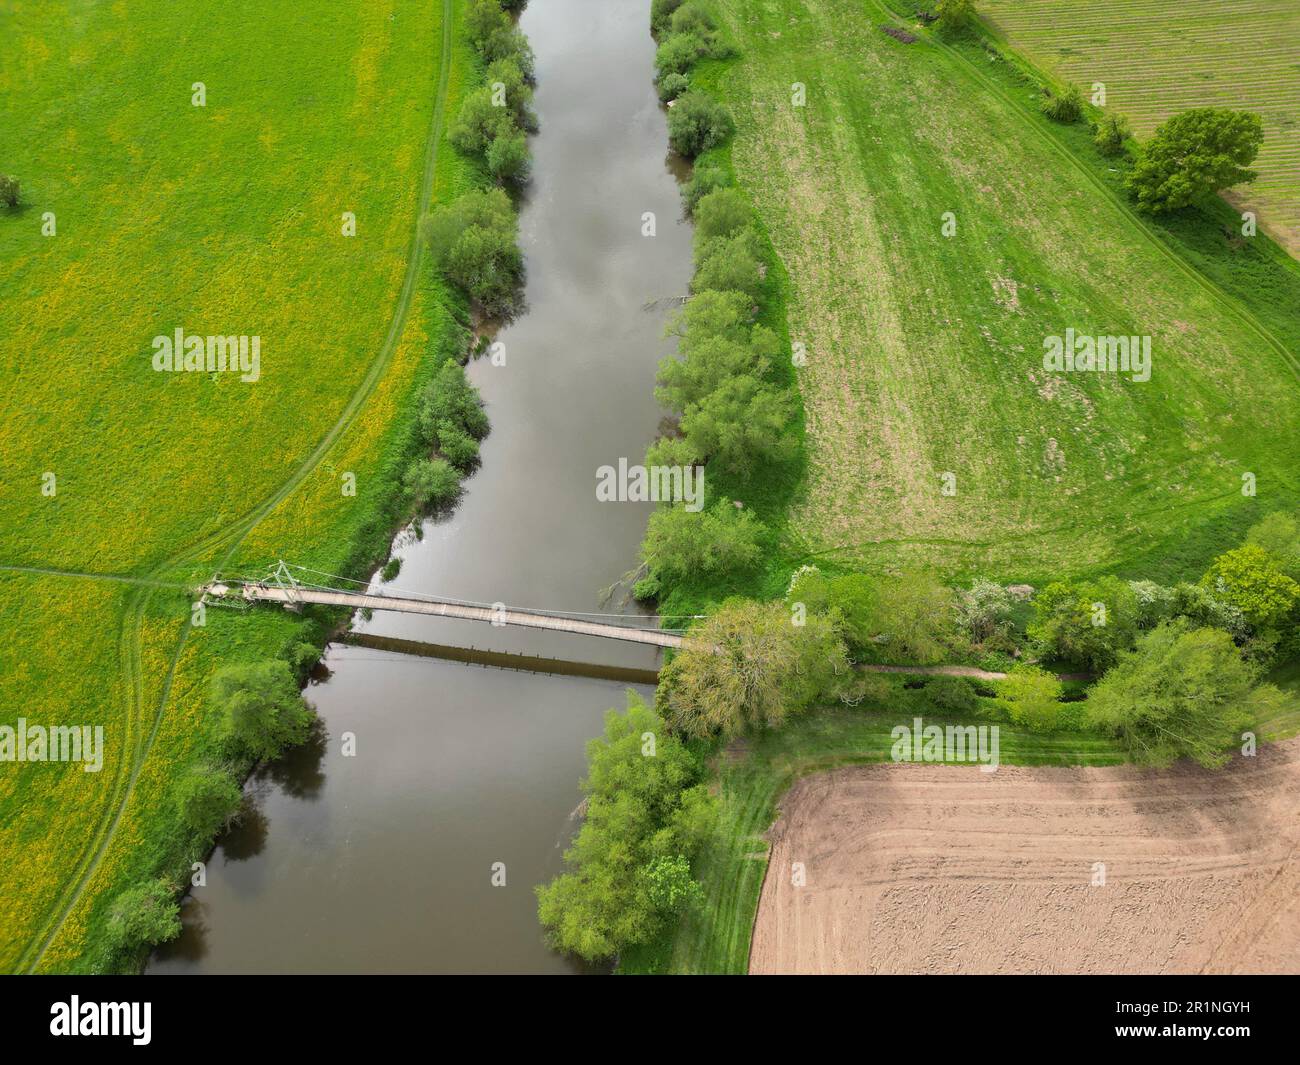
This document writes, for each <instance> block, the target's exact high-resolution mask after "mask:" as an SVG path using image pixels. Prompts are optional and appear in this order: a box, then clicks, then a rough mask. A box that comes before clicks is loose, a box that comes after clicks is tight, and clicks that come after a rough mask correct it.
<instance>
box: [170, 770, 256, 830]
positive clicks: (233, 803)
mask: <svg viewBox="0 0 1300 1065" xmlns="http://www.w3.org/2000/svg"><path fill="white" fill-rule="evenodd" d="M178 793H179V802H180V811H181V821H182V822H183V823H184V824H185V826H186V827H187V828H188V829H189V830H190V831H191V832H193V833H194V834H195V836H197V837H198V838H199V839H201V840H204V841H207V840H211V839H212V838H213V837H215V836H216V834H217V833H218V832H220V831H221V830H222V829H223V828H225V827H226V825H228V824H229V823H230V821H231V819H232V818H233V817H234V816H235V814H236V813H238V811H239V806H240V803H241V802H243V797H244V796H243V792H241V791H240V789H239V785H238V784H237V783H236V782H235V780H234V778H233V777H231V776H230V774H229V773H223V772H222V771H221V770H220V769H213V768H211V767H206V768H203V769H195V770H192V771H191V772H190V773H188V774H186V775H185V776H184V777H183V778H182V779H181V782H180V786H179V788H178Z"/></svg>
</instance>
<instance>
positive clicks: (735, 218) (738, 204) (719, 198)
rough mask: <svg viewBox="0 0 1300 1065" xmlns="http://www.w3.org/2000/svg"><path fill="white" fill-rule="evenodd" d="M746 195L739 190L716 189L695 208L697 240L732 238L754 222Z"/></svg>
mask: <svg viewBox="0 0 1300 1065" xmlns="http://www.w3.org/2000/svg"><path fill="white" fill-rule="evenodd" d="M753 217H754V212H753V211H752V210H750V207H749V201H748V200H746V199H745V194H744V193H743V192H741V191H740V190H739V189H737V188H720V189H714V190H713V191H712V192H710V193H709V194H708V195H707V196H704V197H703V198H701V200H700V202H699V203H698V204H697V205H696V207H695V239H696V240H710V239H712V238H713V237H730V236H733V235H734V234H736V233H737V232H739V231H740V230H742V229H745V228H746V227H747V226H748V225H749V224H750V222H751V221H752V220H753Z"/></svg>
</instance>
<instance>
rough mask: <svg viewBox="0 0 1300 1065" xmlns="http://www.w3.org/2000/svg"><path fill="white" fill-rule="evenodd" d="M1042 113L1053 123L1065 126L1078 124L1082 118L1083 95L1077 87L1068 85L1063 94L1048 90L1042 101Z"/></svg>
mask: <svg viewBox="0 0 1300 1065" xmlns="http://www.w3.org/2000/svg"><path fill="white" fill-rule="evenodd" d="M1042 111H1043V114H1045V115H1046V116H1047V117H1048V118H1050V119H1051V120H1052V121H1053V122H1061V123H1064V124H1066V125H1069V124H1070V123H1071V122H1078V121H1079V119H1081V118H1082V117H1083V93H1081V92H1080V91H1079V86H1077V85H1068V86H1066V88H1065V91H1064V92H1059V93H1055V92H1051V91H1050V90H1049V91H1048V93H1047V97H1046V99H1044V100H1043V103H1042Z"/></svg>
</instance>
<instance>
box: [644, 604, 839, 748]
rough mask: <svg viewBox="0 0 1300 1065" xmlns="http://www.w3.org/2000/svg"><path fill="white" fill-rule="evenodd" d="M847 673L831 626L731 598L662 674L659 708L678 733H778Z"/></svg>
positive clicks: (828, 621)
mask: <svg viewBox="0 0 1300 1065" xmlns="http://www.w3.org/2000/svg"><path fill="white" fill-rule="evenodd" d="M848 674H849V664H848V656H847V654H846V651H845V648H844V642H843V641H842V640H841V639H840V635H839V633H838V631H837V630H836V626H835V624H834V622H833V620H832V619H830V618H827V617H824V616H819V615H816V614H812V615H809V616H808V617H807V618H805V619H804V624H803V625H793V624H791V618H790V614H789V612H788V611H787V610H786V608H785V606H784V605H783V604H782V603H760V602H756V601H754V600H752V599H729V600H728V601H727V602H725V603H723V604H722V606H720V607H719V608H718V610H717V611H716V612H715V613H714V615H713V616H712V617H711V618H709V619H708V620H707V621H705V622H703V623H702V624H700V625H698V626H697V627H696V628H694V629H693V630H692V631H691V637H690V639H689V640H688V642H687V643H686V645H685V646H684V647H683V648H682V649H681V650H680V651H679V652H678V653H677V654H676V656H674V658H673V660H672V662H671V663H669V664H668V665H667V666H666V667H665V668H664V671H663V673H662V674H661V680H660V685H659V691H658V694H657V704H658V706H659V707H660V710H661V713H663V715H664V718H665V720H667V722H668V723H669V725H671V726H672V728H673V729H674V730H680V731H682V732H684V733H686V734H687V735H689V736H709V735H712V734H714V733H721V734H722V735H723V736H724V737H727V736H736V735H740V734H741V733H743V732H747V731H750V730H754V729H765V728H779V727H780V726H781V724H782V723H783V722H784V721H785V719H786V717H787V715H789V714H793V713H799V712H800V711H802V710H804V709H806V708H807V707H809V706H810V705H812V703H813V702H815V701H816V700H817V699H819V698H824V697H826V696H827V695H829V694H830V693H831V692H832V691H833V690H834V689H835V688H836V687H837V686H838V684H839V683H840V681H841V680H843V679H847V678H848Z"/></svg>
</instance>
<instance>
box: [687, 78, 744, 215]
mask: <svg viewBox="0 0 1300 1065" xmlns="http://www.w3.org/2000/svg"><path fill="white" fill-rule="evenodd" d="M685 80H686V79H684V78H683V79H682V81H683V85H682V90H681V91H682V92H685V91H686V88H687V85H686V84H685ZM675 95H678V96H680V95H681V93H676V94H675ZM730 185H731V177H730V175H728V174H727V172H726V171H725V170H724V169H723V168H722V167H720V166H718V165H716V164H712V165H710V164H705V163H697V164H696V165H695V168H694V169H693V170H692V171H691V177H690V180H689V181H687V182H686V184H685V185H683V186H682V199H683V200H684V201H685V203H686V210H687V212H688V213H689V214H692V215H693V214H694V213H695V208H696V206H697V205H698V204H699V202H700V200H702V199H704V197H705V196H707V195H708V194H709V193H710V192H712V191H713V190H714V189H721V188H727V187H729V186H730Z"/></svg>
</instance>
